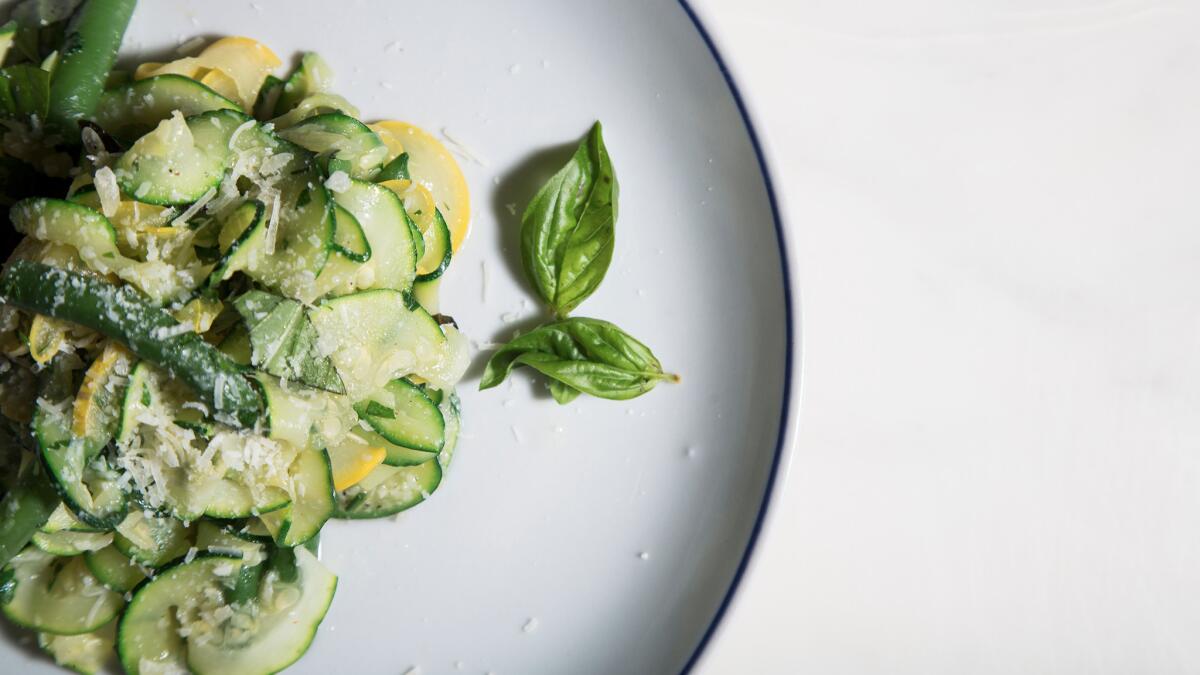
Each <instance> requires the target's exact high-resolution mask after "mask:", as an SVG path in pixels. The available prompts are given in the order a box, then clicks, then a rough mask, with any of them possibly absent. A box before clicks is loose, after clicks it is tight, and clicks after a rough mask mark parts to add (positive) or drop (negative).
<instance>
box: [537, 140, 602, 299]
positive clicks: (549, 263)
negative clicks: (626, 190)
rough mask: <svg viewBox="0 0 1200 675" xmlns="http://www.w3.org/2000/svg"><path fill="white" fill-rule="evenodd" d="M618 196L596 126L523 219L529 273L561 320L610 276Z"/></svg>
mask: <svg viewBox="0 0 1200 675" xmlns="http://www.w3.org/2000/svg"><path fill="white" fill-rule="evenodd" d="M617 192H618V188H617V177H616V175H615V174H614V173H613V166H612V161H611V160H610V159H609V156H608V150H607V149H606V148H605V147H604V138H603V136H602V135H601V129H600V123H599V122H597V123H596V124H595V125H594V126H592V129H591V131H590V132H588V135H587V138H586V139H584V141H583V142H582V143H581V144H580V145H579V149H577V150H576V151H575V155H574V156H573V157H571V161H569V162H567V165H566V166H564V167H563V168H562V169H560V170H559V172H558V173H556V174H554V177H553V178H551V179H550V180H549V182H547V183H546V184H545V185H543V186H542V189H541V190H539V191H538V193H537V195H536V196H535V197H534V198H533V201H531V202H530V203H529V207H528V208H526V209H525V214H524V215H523V216H522V217H521V259H522V261H523V263H524V265H525V273H526V274H527V275H528V276H529V278H530V280H532V282H533V285H534V287H535V288H536V289H537V292H538V294H539V295H541V296H542V300H544V301H545V302H546V303H547V304H548V305H550V307H551V308H553V310H554V312H555V313H556V314H557V315H559V316H560V317H561V316H566V315H567V314H568V313H570V312H571V310H573V309H575V308H576V307H578V306H579V303H581V302H583V301H584V300H586V299H587V297H588V296H590V295H591V294H592V293H593V292H594V291H595V290H596V287H597V286H599V285H600V282H601V281H602V280H603V279H604V274H605V273H606V272H607V271H608V265H609V263H610V262H612V254H613V226H614V225H615V224H616V221H617Z"/></svg>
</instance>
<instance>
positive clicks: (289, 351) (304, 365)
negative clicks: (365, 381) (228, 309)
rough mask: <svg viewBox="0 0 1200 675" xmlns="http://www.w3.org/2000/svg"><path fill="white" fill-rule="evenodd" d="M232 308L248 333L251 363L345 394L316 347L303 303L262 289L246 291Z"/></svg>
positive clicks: (344, 390)
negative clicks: (238, 315)
mask: <svg viewBox="0 0 1200 675" xmlns="http://www.w3.org/2000/svg"><path fill="white" fill-rule="evenodd" d="M233 307H234V309H236V310H237V312H238V314H240V315H241V316H242V320H243V321H245V322H246V328H247V329H248V330H249V333H250V364H251V365H253V366H254V367H255V368H258V369H259V370H262V371H263V372H265V373H269V374H271V375H275V376H276V377H284V378H287V379H290V380H295V381H297V382H300V383H302V384H306V385H308V386H310V387H315V388H317V389H324V390H326V391H332V392H334V393H336V394H344V393H346V388H345V386H344V385H343V384H342V378H341V377H339V376H338V373H337V369H336V368H335V367H334V365H333V362H332V361H330V360H329V357H328V356H322V355H321V353H320V350H318V348H317V330H316V328H314V327H313V325H312V323H311V322H309V320H308V315H307V314H306V313H305V311H304V305H302V304H300V303H299V302H296V301H295V300H289V299H287V298H281V297H279V296H277V295H272V294H270V293H266V292H264V291H248V292H247V293H246V294H244V295H242V296H240V297H238V299H236V300H234V301H233Z"/></svg>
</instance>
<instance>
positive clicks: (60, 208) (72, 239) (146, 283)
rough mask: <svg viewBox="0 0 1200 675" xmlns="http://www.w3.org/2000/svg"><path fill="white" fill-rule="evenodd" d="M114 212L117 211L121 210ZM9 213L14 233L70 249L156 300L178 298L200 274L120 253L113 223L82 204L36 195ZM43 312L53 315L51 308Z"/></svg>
mask: <svg viewBox="0 0 1200 675" xmlns="http://www.w3.org/2000/svg"><path fill="white" fill-rule="evenodd" d="M81 201H90V200H81ZM118 215H121V214H120V211H118ZM10 216H11V218H12V221H13V226H14V227H15V228H16V229H17V231H19V232H22V233H24V234H28V235H30V236H31V237H33V238H34V239H37V240H40V241H48V242H53V243H55V244H60V245H63V246H68V247H70V248H71V249H73V250H74V251H75V252H76V253H78V255H79V257H80V258H82V259H83V261H84V262H85V263H87V266H88V267H89V268H91V269H92V270H94V271H96V272H100V273H103V274H116V275H118V276H119V277H120V278H121V279H123V280H124V281H127V282H129V283H131V284H133V285H134V286H136V287H137V288H139V289H140V290H141V291H142V292H144V293H146V294H147V295H149V296H150V297H151V298H152V299H154V300H155V301H156V302H163V301H165V300H167V299H169V298H173V297H175V296H177V295H178V294H179V293H181V292H183V291H186V290H188V289H190V288H192V287H194V285H195V283H196V282H197V280H198V279H199V278H203V277H202V276H200V277H198V278H193V274H192V273H193V272H194V271H195V270H189V269H185V268H186V267H187V265H186V264H185V263H186V261H184V262H182V263H181V265H182V266H181V267H177V266H175V265H174V264H173V263H171V262H168V261H164V260H153V261H148V262H141V261H138V260H135V259H132V258H129V257H126V256H125V255H124V254H123V253H122V252H121V246H120V243H119V241H118V238H117V234H116V230H115V229H114V227H113V224H112V222H111V221H109V220H108V219H107V218H105V217H104V214H102V213H101V212H100V211H98V210H96V209H94V208H91V207H90V206H87V205H86V204H83V203H76V202H72V201H65V200H61V199H46V198H39V197H35V198H30V199H25V200H22V201H20V202H18V203H17V204H15V205H13V207H12V210H11V212H10ZM164 229H166V230H169V231H174V230H172V229H171V228H164ZM176 262H179V261H176ZM44 313H45V314H47V315H50V316H53V314H54V312H53V311H47V312H44Z"/></svg>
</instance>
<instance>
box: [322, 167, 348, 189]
mask: <svg viewBox="0 0 1200 675" xmlns="http://www.w3.org/2000/svg"><path fill="white" fill-rule="evenodd" d="M325 187H327V188H329V189H330V190H333V191H334V192H345V191H346V190H349V189H350V176H349V174H347V173H346V172H345V171H341V170H338V171H334V172H333V173H331V174H329V178H326V179H325Z"/></svg>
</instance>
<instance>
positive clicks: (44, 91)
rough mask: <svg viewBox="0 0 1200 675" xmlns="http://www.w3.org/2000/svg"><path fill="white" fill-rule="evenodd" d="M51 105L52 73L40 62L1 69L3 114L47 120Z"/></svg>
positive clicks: (21, 118) (17, 117)
mask: <svg viewBox="0 0 1200 675" xmlns="http://www.w3.org/2000/svg"><path fill="white" fill-rule="evenodd" d="M49 109H50V73H47V72H46V71H44V70H42V69H41V68H38V67H37V66H30V65H20V66H9V67H7V68H3V69H0V117H7V118H9V119H17V120H22V121H26V120H28V119H29V118H30V117H35V116H36V117H37V119H38V120H39V121H45V119H46V113H47V111H48V110H49Z"/></svg>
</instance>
